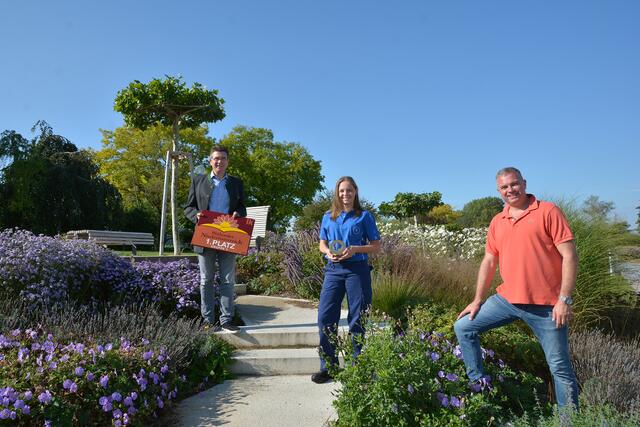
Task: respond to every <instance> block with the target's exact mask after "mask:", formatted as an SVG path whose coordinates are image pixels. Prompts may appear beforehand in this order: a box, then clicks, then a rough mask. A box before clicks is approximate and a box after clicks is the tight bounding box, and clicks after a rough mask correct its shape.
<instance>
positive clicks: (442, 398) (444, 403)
mask: <svg viewBox="0 0 640 427" xmlns="http://www.w3.org/2000/svg"><path fill="white" fill-rule="evenodd" d="M436 397H437V398H438V401H439V402H440V405H441V406H442V407H443V408H446V407H448V406H449V398H448V397H447V395H445V394H443V393H440V392H438V393H437V394H436Z"/></svg>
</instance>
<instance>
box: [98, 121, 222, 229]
mask: <svg viewBox="0 0 640 427" xmlns="http://www.w3.org/2000/svg"><path fill="white" fill-rule="evenodd" d="M101 132H102V149H101V150H100V151H98V152H96V160H97V162H98V164H99V166H100V173H101V174H102V175H103V176H104V177H105V179H106V180H107V181H109V182H110V183H111V184H112V185H113V186H114V187H116V188H117V189H118V191H119V192H120V194H122V201H123V203H124V206H125V208H127V209H133V208H144V207H151V208H152V209H153V211H154V212H155V216H156V217H157V218H160V210H161V206H162V186H163V178H164V168H165V162H166V157H165V154H164V153H166V151H167V150H169V149H170V148H171V144H172V141H171V138H172V135H171V128H170V127H168V126H163V125H160V124H157V125H154V126H150V127H148V128H147V129H145V130H140V129H136V128H131V127H126V126H125V127H119V128H117V129H115V130H113V131H110V130H101ZM207 132H208V128H207V127H206V126H200V127H197V128H195V129H182V130H180V140H181V141H182V151H186V152H190V153H191V154H192V155H193V158H194V159H195V160H196V163H198V162H200V161H202V159H204V158H206V157H207V156H208V154H209V150H210V149H211V145H212V144H213V139H211V138H210V137H208V136H207ZM188 191H189V174H188V171H187V170H186V169H182V170H181V172H180V173H179V178H178V199H179V200H186V197H187V192H188ZM156 232H157V230H156Z"/></svg>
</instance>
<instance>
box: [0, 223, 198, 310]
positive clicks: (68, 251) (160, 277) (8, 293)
mask: <svg viewBox="0 0 640 427" xmlns="http://www.w3.org/2000/svg"><path fill="white" fill-rule="evenodd" d="M0 296H3V297H5V298H9V297H19V298H20V299H22V300H24V301H28V302H33V303H34V304H48V305H51V304H55V303H59V302H62V301H74V302H76V303H80V304H96V303H98V304H101V303H111V304H129V303H133V304H139V303H144V302H155V303H158V304H159V305H160V307H161V308H162V310H163V312H164V313H166V314H168V313H171V312H174V311H175V312H177V313H180V314H185V315H190V316H197V314H198V313H199V311H200V292H199V273H198V267H197V265H192V264H190V263H189V262H188V261H187V260H181V261H175V262H170V263H166V264H162V263H153V262H148V261H144V262H139V263H135V264H133V265H132V264H131V263H130V262H129V261H128V260H127V259H125V258H121V257H119V256H118V255H116V254H115V253H114V252H112V251H110V250H108V249H105V248H103V247H101V246H98V245H96V244H94V243H93V242H89V241H82V240H63V239H61V238H58V237H56V238H54V237H48V236H42V235H39V236H37V235H34V234H33V233H31V232H29V231H25V230H19V229H7V230H3V231H2V232H0Z"/></svg>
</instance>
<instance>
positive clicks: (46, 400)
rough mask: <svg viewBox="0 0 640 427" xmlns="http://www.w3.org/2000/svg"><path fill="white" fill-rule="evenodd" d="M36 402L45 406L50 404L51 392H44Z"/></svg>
mask: <svg viewBox="0 0 640 427" xmlns="http://www.w3.org/2000/svg"><path fill="white" fill-rule="evenodd" d="M38 400H39V401H40V403H44V404H45V405H46V404H48V403H49V402H51V392H50V391H49V390H45V391H44V392H42V393H40V394H39V395H38Z"/></svg>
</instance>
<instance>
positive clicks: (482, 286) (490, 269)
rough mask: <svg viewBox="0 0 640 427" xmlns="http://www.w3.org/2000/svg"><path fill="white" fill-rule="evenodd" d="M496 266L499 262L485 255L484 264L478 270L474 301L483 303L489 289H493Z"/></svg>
mask: <svg viewBox="0 0 640 427" xmlns="http://www.w3.org/2000/svg"><path fill="white" fill-rule="evenodd" d="M496 264H497V262H496V260H495V258H494V257H492V256H487V255H485V257H484V259H483V260H482V263H481V264H480V269H478V279H477V281H476V295H475V298H474V301H483V300H484V298H485V296H486V295H487V292H488V291H489V287H491V281H492V280H493V275H494V274H495V272H496Z"/></svg>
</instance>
